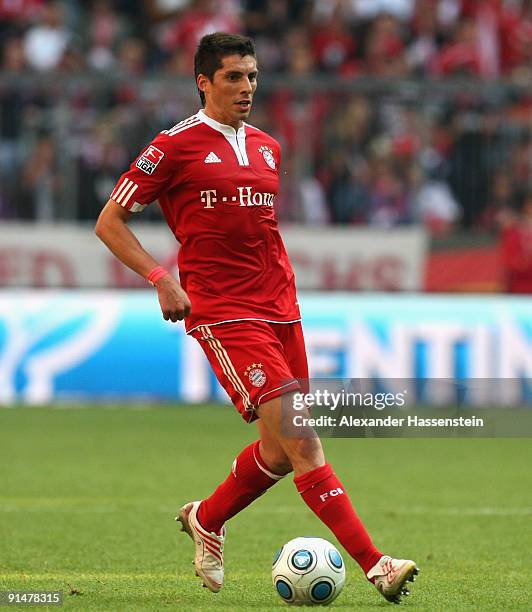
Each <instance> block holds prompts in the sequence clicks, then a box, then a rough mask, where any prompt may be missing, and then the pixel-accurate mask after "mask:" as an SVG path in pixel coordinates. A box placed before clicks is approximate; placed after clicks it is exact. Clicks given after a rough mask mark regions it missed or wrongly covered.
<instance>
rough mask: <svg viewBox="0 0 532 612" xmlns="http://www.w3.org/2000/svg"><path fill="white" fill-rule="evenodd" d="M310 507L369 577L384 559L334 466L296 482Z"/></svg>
mask: <svg viewBox="0 0 532 612" xmlns="http://www.w3.org/2000/svg"><path fill="white" fill-rule="evenodd" d="M294 482H295V485H296V487H297V490H298V491H299V493H300V494H301V497H302V498H303V499H304V500H305V502H306V504H307V506H308V507H309V508H310V509H311V510H312V511H313V512H314V513H315V514H316V515H317V516H318V517H319V518H320V519H321V520H322V521H323V522H324V523H325V524H326V525H327V527H329V529H330V530H331V531H332V532H333V533H334V535H335V536H336V538H337V539H338V541H339V542H340V544H341V545H342V546H343V547H344V548H345V549H346V550H347V552H348V553H349V554H350V555H351V557H353V559H355V561H356V562H357V563H358V564H359V565H360V567H361V568H362V569H363V570H364V573H365V574H367V573H368V572H369V570H370V569H371V568H372V567H373V566H374V565H375V564H376V563H377V562H378V561H379V559H380V558H381V557H382V553H380V552H379V551H378V550H377V549H376V548H375V546H374V545H373V542H372V541H371V538H370V537H369V534H368V532H367V531H366V528H365V527H364V525H363V524H362V521H361V520H360V519H359V518H358V516H357V514H356V512H355V510H354V508H353V506H352V505H351V500H350V499H349V497H348V495H347V493H346V492H345V490H344V487H343V485H342V483H341V482H340V481H339V480H338V478H337V477H336V475H335V473H334V472H333V471H332V468H331V466H330V465H329V464H328V463H326V464H325V465H323V466H321V467H318V468H315V469H313V470H311V471H310V472H307V473H306V474H303V475H302V476H298V477H297V478H294Z"/></svg>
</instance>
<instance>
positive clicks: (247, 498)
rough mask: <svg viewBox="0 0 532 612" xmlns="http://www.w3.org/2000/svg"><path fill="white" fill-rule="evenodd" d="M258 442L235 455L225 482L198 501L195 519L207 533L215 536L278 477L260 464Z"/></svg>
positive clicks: (261, 461) (279, 477) (262, 463)
mask: <svg viewBox="0 0 532 612" xmlns="http://www.w3.org/2000/svg"><path fill="white" fill-rule="evenodd" d="M259 443H260V440H257V441H255V442H253V443H252V444H250V445H249V446H247V447H246V448H245V449H244V450H243V451H242V452H241V453H240V455H238V457H237V458H236V459H235V462H234V463H233V467H232V469H231V473H230V474H229V476H228V477H227V478H226V480H225V481H224V482H222V484H221V485H220V486H219V487H218V488H217V489H216V491H215V492H214V493H213V494H212V495H211V496H210V497H207V499H204V500H203V501H202V502H201V505H200V507H199V510H198V520H199V522H200V523H201V525H202V527H203V528H204V529H206V530H207V531H214V532H215V533H219V531H220V529H221V528H222V527H223V524H224V523H225V521H228V520H229V519H230V518H231V517H233V516H234V515H235V514H237V513H238V512H240V510H243V509H244V508H245V507H246V506H249V504H250V503H251V502H252V501H254V500H255V499H257V497H260V496H261V495H262V494H263V493H264V492H265V491H266V490H267V489H269V488H270V487H271V486H272V485H274V484H275V483H276V482H277V481H278V480H280V479H281V478H282V476H277V475H276V474H273V473H272V472H271V471H270V470H269V469H268V467H267V466H266V464H265V463H264V461H263V459H262V457H261V456H260V452H259Z"/></svg>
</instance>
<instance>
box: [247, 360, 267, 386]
mask: <svg viewBox="0 0 532 612" xmlns="http://www.w3.org/2000/svg"><path fill="white" fill-rule="evenodd" d="M244 376H247V377H248V379H249V382H250V383H251V384H252V385H253V386H254V387H262V385H264V383H265V382H266V374H265V373H264V370H263V369H262V363H252V364H251V365H249V366H248V367H247V368H246V371H245V372H244Z"/></svg>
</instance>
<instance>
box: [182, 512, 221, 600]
mask: <svg viewBox="0 0 532 612" xmlns="http://www.w3.org/2000/svg"><path fill="white" fill-rule="evenodd" d="M200 503H201V502H199V501H195V502H189V503H188V504H185V505H184V506H183V507H182V508H181V510H180V511H179V514H178V515H177V516H176V518H175V520H176V521H178V522H180V523H181V525H182V526H181V531H185V532H186V533H188V535H189V536H190V537H191V538H192V539H193V540H194V544H195V545H196V555H195V557H194V561H193V564H194V566H195V567H196V576H199V577H200V578H201V579H202V580H203V586H204V587H206V588H208V589H209V590H210V591H212V592H213V593H218V591H219V590H220V589H221V588H222V586H223V583H224V539H225V527H224V528H223V529H222V533H221V535H218V534H216V533H214V532H211V533H209V532H208V531H206V530H205V529H203V527H202V526H201V525H200V524H199V521H198V517H197V512H198V508H199V505H200Z"/></svg>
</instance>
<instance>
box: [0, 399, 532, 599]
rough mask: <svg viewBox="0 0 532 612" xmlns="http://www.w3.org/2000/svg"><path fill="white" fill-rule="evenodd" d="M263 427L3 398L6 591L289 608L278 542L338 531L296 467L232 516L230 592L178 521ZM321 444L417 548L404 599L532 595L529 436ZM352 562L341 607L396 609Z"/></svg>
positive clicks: (369, 506)
mask: <svg viewBox="0 0 532 612" xmlns="http://www.w3.org/2000/svg"><path fill="white" fill-rule="evenodd" d="M254 437H255V429H254V427H253V426H247V425H245V424H244V423H243V422H242V421H241V420H240V418H239V417H238V416H237V415H236V414H234V413H233V410H232V409H231V408H227V407H214V406H202V407H190V406H188V407H185V406H179V407H174V408H155V409H146V410H138V409H131V408H129V409H128V408H127V407H125V406H117V407H113V408H107V409H103V408H83V409H72V410H66V409H36V408H35V409H34V408H19V409H13V410H10V409H9V410H0V485H1V486H0V591H2V590H37V589H38V590H46V591H54V590H60V591H62V592H63V595H64V599H65V604H64V608H69V609H70V608H71V609H79V610H112V611H116V610H124V611H131V610H153V611H158V610H166V609H168V610H172V609H173V610H179V611H182V610H183V611H188V610H213V609H225V610H232V611H233V610H245V611H248V610H254V611H255V610H257V611H259V610H281V609H283V608H285V607H286V606H285V604H283V603H282V602H281V601H280V599H279V598H278V597H277V595H276V594H275V592H274V590H273V587H272V585H271V577H270V563H271V559H272V556H273V553H274V551H275V550H276V549H277V548H278V547H279V546H280V545H281V544H283V543H284V542H286V541H287V540H289V539H291V538H293V537H295V536H298V535H316V536H320V537H325V538H328V539H330V540H332V541H333V542H335V540H334V538H333V537H332V536H331V535H330V533H329V532H328V530H327V529H326V528H325V527H323V526H322V525H321V524H320V523H319V522H318V520H317V519H316V518H315V517H314V515H313V514H312V513H311V512H310V511H309V510H308V509H307V507H306V506H305V505H304V504H303V502H302V501H301V500H300V498H299V496H298V495H297V493H296V492H295V489H294V486H293V484H292V482H291V478H286V479H285V480H284V481H282V482H280V483H279V484H278V485H276V487H274V489H272V490H271V491H270V492H268V493H267V494H266V495H264V496H263V497H261V498H260V499H259V500H257V501H256V502H255V504H253V505H252V506H251V507H250V508H248V509H247V510H246V511H245V512H243V513H242V514H241V515H239V516H238V517H236V518H235V519H234V520H233V521H231V522H230V523H229V526H228V537H227V545H226V572H227V582H226V586H225V587H224V589H223V591H222V592H221V593H219V594H217V595H213V594H211V593H209V592H207V591H206V590H205V589H202V588H201V587H200V585H199V583H198V580H197V579H196V578H194V576H193V568H192V565H191V559H192V544H191V542H190V541H189V540H188V538H186V536H184V535H183V534H181V533H179V532H178V529H177V526H176V524H175V523H174V521H173V517H174V516H175V513H176V510H177V509H178V508H179V506H180V505H181V504H182V503H183V502H186V501H189V500H192V499H197V498H201V497H203V496H205V495H207V494H209V493H210V491H211V490H212V488H213V487H214V486H215V485H216V484H217V483H218V482H219V481H220V480H221V479H222V478H224V477H225V476H226V474H227V473H228V472H229V469H230V466H231V463H232V461H233V458H234V456H235V454H236V453H237V452H238V451H239V450H240V448H242V447H243V446H244V444H247V443H249V442H250V441H251V440H253V439H254ZM324 444H325V447H326V452H327V456H328V458H329V460H330V461H331V463H332V464H333V465H334V467H335V470H336V472H337V473H338V475H339V476H340V478H341V479H342V480H343V481H344V484H345V486H346V488H348V490H349V493H350V496H351V499H352V500H353V501H354V503H355V505H356V507H357V510H358V512H359V514H360V515H361V516H362V518H363V520H364V521H365V522H366V524H367V526H368V528H369V530H370V532H371V533H372V535H373V537H374V539H375V542H376V544H377V545H378V546H379V547H380V548H382V549H383V550H384V551H385V552H387V553H390V554H392V555H395V556H400V557H406V558H413V559H415V560H416V561H417V562H418V564H419V566H420V568H421V574H420V576H419V578H418V580H417V582H416V583H415V585H414V586H413V589H412V591H413V592H412V595H411V596H410V599H409V600H407V601H406V603H405V604H403V605H404V606H405V607H406V608H411V609H418V610H430V611H432V610H453V611H454V610H483V611H484V610H497V611H500V610H525V609H531V608H532V596H531V595H530V591H529V589H527V584H529V577H530V563H529V551H530V549H531V548H532V536H531V533H532V532H531V530H530V524H531V519H532V482H531V476H530V465H532V441H531V440H527V439H511V440H510V439H509V440H504V439H502V440H497V439H484V440H479V439H476V440H456V439H450V440H449V439H415V440H409V439H398V440H397V439H395V440H392V439H371V440H363V439H356V440H326V441H325V443H324ZM344 558H345V555H344ZM348 565H350V566H351V571H350V572H349V575H348V579H347V584H346V587H345V589H344V591H343V593H342V594H341V595H340V597H339V598H338V600H337V601H336V602H335V603H334V604H333V605H332V606H331V607H332V608H335V609H346V610H347V609H351V610H352V609H356V610H376V609H386V608H389V609H393V608H392V607H390V606H391V605H390V604H387V603H386V602H385V601H384V600H383V599H382V598H381V597H380V596H379V595H378V594H377V592H376V591H375V590H374V589H373V587H371V586H370V585H369V584H367V583H366V581H365V580H364V577H363V576H362V574H361V572H360V571H359V570H358V569H357V568H356V567H355V566H354V565H353V564H349V563H348ZM6 609H8V608H6ZM37 609H43V608H42V607H40V608H37ZM46 609H49V610H57V609H58V608H56V607H55V608H54V607H49V608H46Z"/></svg>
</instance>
